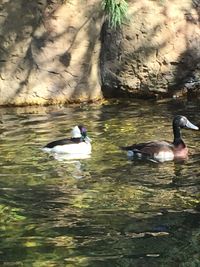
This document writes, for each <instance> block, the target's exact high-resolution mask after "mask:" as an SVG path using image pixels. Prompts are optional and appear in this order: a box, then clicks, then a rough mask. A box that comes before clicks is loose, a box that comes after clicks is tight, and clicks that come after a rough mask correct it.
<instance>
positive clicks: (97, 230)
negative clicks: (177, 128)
mask: <svg viewBox="0 0 200 267" xmlns="http://www.w3.org/2000/svg"><path fill="white" fill-rule="evenodd" d="M175 114H182V115H185V116H187V117H188V118H189V119H191V121H192V122H194V123H196V124H198V123H199V121H200V115H199V114H200V113H199V104H198V103H195V102H178V103H177V102H173V101H171V102H166V103H155V102H152V103H148V102H145V101H137V102H134V103H133V102H130V101H125V100H124V101H122V102H118V103H106V104H104V105H102V106H97V105H88V106H87V105H83V106H74V107H43V108H39V107H38V108H2V109H0V121H1V122H2V123H1V124H0V148H1V153H0V168H1V172H0V185H1V187H0V193H1V197H0V213H1V220H0V234H1V241H2V242H1V244H0V263H1V266H48V267H51V266H70V267H76V266H78V267H79V266H80V267H82V266H92V267H98V266H104V267H106V266H109V267H110V266H123V267H126V266H127V267H128V266H145V267H146V266H147V267H148V266H167V267H168V266H191V265H190V264H191V263H192V264H193V263H194V264H197V265H196V266H198V264H199V265H200V261H199V256H198V255H199V252H198V251H199V235H200V228H199V219H200V216H199V211H200V205H199V183H200V175H199V160H200V153H199V141H200V137H199V132H188V131H184V130H183V138H184V140H185V142H186V143H187V144H188V147H189V149H190V157H189V160H187V161H185V162H179V163H176V162H167V163H163V164H155V163H153V162H145V161H141V160H135V161H131V160H128V159H127V157H126V154H125V153H124V152H123V151H121V150H120V149H119V146H121V145H127V144H130V143H131V142H132V143H137V142H141V141H147V140H152V139H167V140H171V139H172V129H171V120H172V117H173V116H174V115H175ZM78 123H82V124H84V125H85V126H86V127H87V130H88V134H89V137H90V138H91V139H92V146H93V152H92V155H91V157H89V158H86V159H80V160H69V159H66V158H62V157H57V158H56V157H53V156H52V155H48V154H46V153H43V152H42V151H41V147H42V146H43V145H44V144H46V143H47V142H49V141H52V140H56V139H59V138H63V137H65V136H69V134H70V130H71V128H72V127H73V126H74V124H78Z"/></svg>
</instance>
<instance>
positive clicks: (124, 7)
mask: <svg viewBox="0 0 200 267" xmlns="http://www.w3.org/2000/svg"><path fill="white" fill-rule="evenodd" d="M102 7H103V10H104V12H105V13H106V14H107V16H108V21H109V25H110V27H112V28H116V27H117V26H121V24H122V22H123V20H124V19H125V18H126V17H127V11H128V4H127V2H126V1H125V0H102Z"/></svg>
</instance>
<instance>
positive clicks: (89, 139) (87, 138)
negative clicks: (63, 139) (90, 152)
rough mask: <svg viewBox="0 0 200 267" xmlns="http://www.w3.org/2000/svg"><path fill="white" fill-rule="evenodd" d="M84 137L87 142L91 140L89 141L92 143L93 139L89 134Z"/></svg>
mask: <svg viewBox="0 0 200 267" xmlns="http://www.w3.org/2000/svg"><path fill="white" fill-rule="evenodd" d="M84 139H85V141H86V142H89V143H91V142H92V139H91V138H89V137H88V136H86V137H85V138H84Z"/></svg>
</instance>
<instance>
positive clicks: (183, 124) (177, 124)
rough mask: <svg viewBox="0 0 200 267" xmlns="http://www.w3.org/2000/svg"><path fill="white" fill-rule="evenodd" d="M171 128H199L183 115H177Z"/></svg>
mask: <svg viewBox="0 0 200 267" xmlns="http://www.w3.org/2000/svg"><path fill="white" fill-rule="evenodd" d="M173 128H188V129H193V130H199V128H198V127H197V126H196V125H194V124H193V123H191V122H190V121H189V120H188V119H187V118H186V117H185V116H181V115H177V116H175V117H174V120H173Z"/></svg>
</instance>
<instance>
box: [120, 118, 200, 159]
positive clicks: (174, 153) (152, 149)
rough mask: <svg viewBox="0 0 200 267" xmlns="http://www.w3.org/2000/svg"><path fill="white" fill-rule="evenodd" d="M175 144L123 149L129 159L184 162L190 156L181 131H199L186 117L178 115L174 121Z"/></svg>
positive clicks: (166, 143)
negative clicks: (184, 129) (186, 129)
mask: <svg viewBox="0 0 200 267" xmlns="http://www.w3.org/2000/svg"><path fill="white" fill-rule="evenodd" d="M172 126H173V134H174V140H173V142H168V141H151V142H147V143H139V144H133V145H131V146H126V147H122V149H123V150H126V151H127V155H128V156H129V157H137V158H146V159H150V160H153V161H157V162H164V161H170V160H184V159H186V158H187V156H188V148H187V146H186V144H185V143H184V142H183V140H182V138H181V133H180V129H181V128H188V129H193V130H198V129H199V128H198V127H197V126H195V125H194V124H192V123H191V122H190V121H189V120H188V119H187V118H186V117H184V116H181V115H177V116H175V117H174V119H173V124H172Z"/></svg>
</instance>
